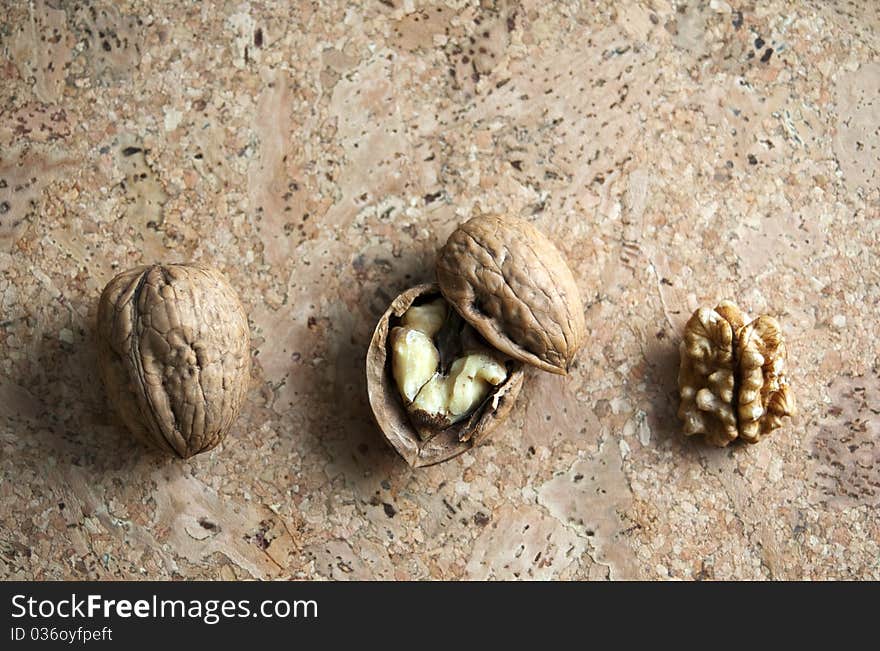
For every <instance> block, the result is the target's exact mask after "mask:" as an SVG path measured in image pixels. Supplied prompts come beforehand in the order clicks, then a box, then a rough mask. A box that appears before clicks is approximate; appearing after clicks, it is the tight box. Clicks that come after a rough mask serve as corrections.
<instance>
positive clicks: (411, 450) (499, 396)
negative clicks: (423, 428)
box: [367, 283, 523, 468]
mask: <svg viewBox="0 0 880 651" xmlns="http://www.w3.org/2000/svg"><path fill="white" fill-rule="evenodd" d="M439 295H440V290H439V288H438V286H437V285H435V284H430V283H429V284H424V285H418V286H416V287H412V288H410V289H408V290H406V291H405V292H403V293H402V294H401V295H400V296H398V297H397V298H395V299H394V301H392V303H391V306H390V307H389V308H388V309H387V310H386V311H385V313H384V314H383V315H382V317H381V318H380V319H379V323H378V325H377V326H376V329H375V331H374V332H373V338H372V340H371V341H370V348H369V350H368V351H367V393H368V395H369V399H370V406H371V407H372V409H373V416H374V417H375V419H376V423H377V424H378V425H379V429H381V430H382V434H383V435H384V436H385V439H386V440H387V441H388V442H389V443H390V444H391V445H392V447H394V449H395V450H397V451H398V452H399V453H400V455H401V456H402V457H403V458H404V459H406V461H407V463H409V465H410V466H412V467H414V468H419V467H422V466H430V465H432V464H435V463H440V462H441V461H446V460H448V459H451V458H453V457H455V456H458V455H459V454H461V453H462V452H466V451H467V450H470V449H471V448H473V447H476V446H477V445H480V444H481V443H483V442H484V441H486V440H487V438H488V437H489V435H490V434H491V433H492V431H493V430H494V429H495V427H496V426H497V425H498V424H499V423H500V422H501V421H502V420H504V418H506V417H507V415H508V414H509V413H510V410H511V409H512V408H513V404H514V402H515V401H516V397H517V395H519V391H520V389H521V388H522V382H523V368H522V364H520V363H519V362H517V361H516V360H510V362H509V363H508V371H509V374H508V377H507V379H506V380H505V381H504V382H503V383H502V384H501V385H499V386H498V387H496V388H495V389H494V390H493V391H492V393H491V394H490V395H489V397H488V398H486V400H485V401H484V402H483V404H482V405H481V406H480V407H478V408H477V409H476V411H474V413H473V414H471V416H470V417H469V418H467V419H465V420H463V421H461V422H460V423H456V424H454V425H452V426H450V427H448V428H446V429H444V430H442V431H440V432H439V433H437V434H436V435H434V436H433V437H432V438H430V439H428V440H424V441H423V440H422V439H421V438H420V437H419V435H418V433H417V431H416V429H415V427H413V424H412V422H411V421H410V417H409V415H408V414H407V411H406V408H405V407H404V405H403V400H402V398H401V396H400V392H399V391H398V389H397V385H396V384H395V381H394V377H393V376H392V374H391V363H390V359H389V358H390V356H389V354H388V333H389V331H390V330H391V328H392V327H393V326H394V324H395V321H396V320H397V319H399V318H400V317H402V316H403V315H404V313H405V312H406V311H407V310H408V309H409V308H410V306H411V305H412V304H413V303H414V302H415V301H416V300H418V299H420V298H424V299H428V298H431V297H435V296H439Z"/></svg>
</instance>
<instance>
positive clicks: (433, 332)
mask: <svg viewBox="0 0 880 651" xmlns="http://www.w3.org/2000/svg"><path fill="white" fill-rule="evenodd" d="M389 342H390V344H391V368H392V373H393V375H394V379H395V381H396V383H397V387H398V390H399V391H400V394H401V397H402V398H403V400H404V402H405V404H406V406H407V411H408V412H409V415H410V419H411V420H412V422H413V425H414V426H415V428H416V431H417V432H418V433H419V436H420V437H421V438H422V439H423V440H424V439H428V438H430V437H431V436H433V435H434V434H435V433H436V432H437V431H438V430H442V429H445V428H447V427H449V426H450V425H453V424H454V423H457V422H459V421H461V420H464V419H465V418H467V417H468V416H470V415H471V413H473V411H474V410H475V409H476V408H477V407H478V406H479V405H480V403H482V402H483V400H485V399H486V397H488V395H489V392H490V391H491V390H492V387H496V386H498V385H499V384H501V383H502V382H504V380H506V379H507V368H506V367H505V365H504V364H505V360H504V358H503V356H502V355H500V354H497V353H493V351H491V350H490V349H489V348H488V347H486V346H485V345H483V344H482V343H481V342H480V341H479V336H478V335H477V334H476V332H474V330H473V328H471V327H470V326H469V325H467V324H466V323H465V322H464V321H463V320H462V318H461V317H460V316H459V315H458V314H457V313H456V312H455V311H454V310H451V309H449V305H448V304H447V303H446V301H445V300H444V299H443V298H436V299H434V300H433V301H431V302H429V303H424V304H422V305H413V306H412V307H410V308H409V309H408V310H407V311H406V312H405V313H404V315H403V317H402V318H401V320H400V325H398V326H395V327H393V328H392V329H391V334H390V336H389Z"/></svg>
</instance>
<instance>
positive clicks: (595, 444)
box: [0, 0, 880, 579]
mask: <svg viewBox="0 0 880 651" xmlns="http://www.w3.org/2000/svg"><path fill="white" fill-rule="evenodd" d="M0 4H2V12H0V578H3V579H62V578H63V579H140V578H143V579H172V578H173V579H190V578H193V579H194V578H204V579H233V578H239V579H251V578H255V579H273V578H294V579H430V578H436V579H441V578H442V579H606V578H611V579H635V578H639V579H666V578H676V579H734V578H741V579H802V578H809V579H826V578H845V579H851V578H859V579H868V578H873V579H880V511H878V506H880V369H878V346H880V343H878V341H880V340H878V338H877V336H876V332H877V321H878V314H880V309H878V303H880V259H878V257H880V256H878V253H880V219H878V217H880V183H878V181H880V173H878V162H880V130H878V124H880V4H878V3H876V2H861V1H855V0H853V1H849V2H847V1H844V0H838V1H833V2H824V1H821V0H814V1H812V2H782V1H779V0H771V1H769V2H755V1H742V2H739V1H737V0H728V1H725V0H711V1H710V2H696V1H695V0H689V1H686V2H685V1H681V2H672V1H670V0H642V1H621V2H610V1H609V2H597V3H593V2H582V3H576V2H546V1H545V0H541V1H538V0H523V1H522V2H513V1H510V2H504V1H501V0H499V1H498V2H493V1H483V2H467V1H465V0H456V1H449V2H446V3H434V2H426V1H423V0H375V1H374V0H363V1H362V2H354V3H348V2H342V1H337V2H334V1H332V0H315V1H314V2H291V3H290V4H289V6H288V5H287V4H286V3H275V2H268V1H266V2H258V1H256V0H251V1H249V2H248V1H240V0H235V1H230V2H176V1H175V2H172V1H171V0H168V1H165V2H144V1H141V0H124V1H122V2H110V1H109V0H104V1H96V2H76V1H72V0H71V1H67V0H31V1H24V0H22V1H15V0H3V1H2V2H0ZM478 212H500V213H507V214H514V215H519V216H521V217H524V218H526V219H528V220H529V221H531V222H532V223H533V224H535V225H536V226H537V227H539V228H540V229H542V230H543V231H544V232H545V233H547V234H548V235H549V236H550V237H551V238H552V239H553V240H555V241H556V242H557V243H558V244H559V247H560V249H561V250H562V251H563V253H564V254H565V256H566V257H567V259H568V260H569V262H570V265H571V267H572V269H573V271H574V273H575V276H576V278H577V281H578V284H579V286H580V289H581V291H582V293H583V296H584V299H585V304H586V320H587V330H588V339H587V343H586V346H585V348H584V350H583V352H582V353H581V355H580V358H579V360H578V363H577V366H576V368H575V369H574V370H573V372H572V373H571V374H570V375H569V376H568V377H556V376H550V375H548V374H545V373H540V372H529V373H528V374H527V378H526V385H525V387H524V390H523V392H522V394H521V397H520V399H519V401H518V402H517V404H516V407H515V408H514V410H513V412H512V415H511V417H510V419H509V420H508V421H507V422H506V425H505V426H503V427H502V428H501V429H500V431H498V433H497V434H496V435H495V437H494V439H493V440H492V441H491V442H490V444H488V445H486V446H484V447H482V448H480V449H478V450H476V451H474V452H471V453H469V454H466V455H464V456H461V457H458V458H456V459H454V460H452V461H450V462H448V463H445V464H442V465H439V466H434V467H431V468H427V469H422V470H417V471H414V470H411V469H409V467H408V466H407V465H406V464H405V463H404V462H403V461H402V460H401V459H400V458H399V457H398V456H397V455H396V454H395V453H394V452H393V451H392V450H391V449H390V448H388V447H387V446H386V445H385V444H384V442H383V440H382V438H381V435H380V433H379V432H378V430H377V429H376V428H375V426H374V425H373V424H372V422H371V415H370V410H369V406H368V404H367V399H366V390H365V377H364V358H365V352H366V346H367V342H368V341H369V338H370V335H371V333H372V329H373V326H374V324H375V322H376V320H377V318H378V316H379V315H380V314H381V313H382V311H384V309H385V308H386V307H387V305H388V303H389V302H390V300H391V299H392V298H393V297H394V296H395V295H396V294H397V293H398V292H400V291H401V290H403V289H405V288H407V287H409V286H412V285H414V284H416V283H418V282H421V281H425V280H430V279H431V277H432V267H433V263H434V259H435V255H436V251H437V249H438V248H439V247H440V246H441V245H442V243H443V242H444V241H445V239H446V237H447V236H448V235H449V233H450V232H451V231H452V230H453V229H454V228H455V227H456V225H457V224H458V223H460V222H461V221H463V220H465V219H466V218H467V217H469V216H470V215H472V214H476V213H478ZM163 260H164V261H181V260H198V261H201V262H205V263H208V264H211V265H213V266H216V267H217V268H219V269H220V270H221V271H223V273H224V274H226V276H227V277H228V278H229V280H230V282H231V283H232V284H233V285H234V286H235V287H236V288H237V290H238V291H239V292H240V295H241V297H242V300H243V303H244V304H245V307H246V309H247V311H248V313H249V319H250V328H251V334H252V340H253V341H252V349H253V350H252V354H253V362H254V364H253V367H254V368H253V371H252V378H251V386H250V391H249V394H248V400H247V403H246V406H245V408H244V410H243V413H242V415H241V417H240V418H239V420H238V421H237V423H236V425H235V427H234V429H233V432H232V434H231V435H230V437H229V438H228V439H227V441H226V442H225V443H224V444H223V445H221V446H220V447H218V448H216V449H215V450H213V451H212V452H210V453H207V454H204V455H202V456H199V457H196V458H194V459H191V460H189V461H186V462H182V461H173V460H168V459H165V458H162V457H161V456H157V455H156V454H154V453H152V452H151V451H150V450H148V449H146V448H143V447H141V446H140V445H139V444H137V443H134V442H132V441H131V440H130V437H129V436H128V435H127V434H126V432H125V431H124V430H123V429H122V428H121V426H120V424H119V421H118V420H117V419H116V417H115V416H114V414H113V413H112V412H110V411H109V410H108V408H107V405H106V398H105V395H104V392H103V389H102V387H101V386H100V382H99V381H98V380H97V374H96V369H95V361H96V354H95V345H94V330H95V326H94V319H95V314H96V308H97V300H98V296H99V294H100V291H101V289H102V288H103V287H104V285H105V284H106V283H107V282H108V281H109V280H110V279H111V278H112V277H113V276H114V275H115V274H116V273H118V272H120V271H122V270H123V269H126V268H128V267H131V266H134V265H137V264H142V263H148V262H155V261H163ZM722 298H732V299H735V300H737V301H738V302H739V303H740V304H741V305H742V306H743V307H744V308H745V309H746V311H748V312H749V313H750V314H752V315H756V314H760V313H766V314H770V315H772V316H775V317H777V318H778V319H779V320H780V321H781V323H782V325H783V327H784V329H785V332H786V333H787V336H788V342H789V350H790V379H791V382H792V384H793V387H794V389H795V392H796V394H797V399H798V405H799V409H800V413H799V415H798V416H797V417H796V418H795V419H794V420H793V421H792V422H791V423H790V424H788V425H787V426H786V427H784V428H782V429H780V430H777V431H776V432H775V433H774V434H773V435H772V436H771V437H770V438H769V439H768V440H766V441H763V442H762V443H760V444H758V445H756V446H735V447H731V448H727V449H714V448H710V447H707V446H706V445H703V444H702V443H701V441H700V440H686V439H685V438H684V437H683V436H682V435H681V433H680V427H679V423H678V421H677V419H676V416H675V412H676V409H677V402H678V401H677V392H676V375H677V368H678V352H677V349H678V342H679V340H680V332H681V328H682V326H683V325H684V322H685V320H686V319H687V317H688V316H689V314H690V313H691V312H692V311H693V310H694V309H695V308H697V307H699V306H712V305H714V304H715V303H716V301H718V300H720V299H722Z"/></svg>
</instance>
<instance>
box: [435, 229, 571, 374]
mask: <svg viewBox="0 0 880 651" xmlns="http://www.w3.org/2000/svg"><path fill="white" fill-rule="evenodd" d="M437 282H438V283H439V284H440V289H441V291H442V292H443V295H444V296H445V297H446V300H447V301H449V303H450V304H451V305H452V306H453V307H454V308H455V309H456V310H457V311H458V313H459V314H461V316H462V317H463V318H464V319H465V321H467V322H468V323H470V324H471V325H472V326H473V327H474V328H475V329H476V330H477V331H478V332H479V333H480V334H481V335H482V336H483V337H484V338H485V339H486V341H488V342H489V344H490V345H492V346H493V347H494V348H497V349H498V350H500V351H501V352H503V353H505V354H506V355H509V356H510V357H513V358H514V359H518V360H520V361H521V362H525V363H526V364H530V365H532V366H537V367H538V368H540V369H542V370H544V371H549V372H551V373H558V374H560V375H562V374H565V373H567V372H568V369H569V368H570V366H571V364H572V362H573V360H574V358H575V355H576V354H577V352H578V350H579V349H580V347H581V345H582V344H583V342H584V338H585V334H586V325H585V323H584V307H583V303H582V302H581V296H580V292H579V291H578V288H577V284H576V283H575V280H574V276H573V275H572V273H571V269H569V267H568V265H567V264H566V262H565V259H564V258H563V257H562V254H561V253H560V252H559V250H558V249H557V248H556V247H555V246H554V245H553V243H552V242H551V241H550V240H549V239H547V237H545V236H544V235H543V234H542V233H541V232H540V231H539V230H538V229H536V228H535V227H534V226H532V225H531V224H529V223H528V222H525V221H523V220H521V219H518V218H515V217H499V216H496V215H480V216H478V217H474V218H472V219H470V220H469V221H467V222H465V223H464V224H462V225H461V226H459V227H458V228H457V229H456V230H455V231H454V232H453V233H452V235H450V236H449V239H448V240H447V242H446V245H445V246H444V247H443V249H442V250H441V251H440V256H439V259H438V261H437Z"/></svg>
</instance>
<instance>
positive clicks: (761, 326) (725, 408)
mask: <svg viewBox="0 0 880 651" xmlns="http://www.w3.org/2000/svg"><path fill="white" fill-rule="evenodd" d="M679 350H680V353H681V367H680V370H679V375H678V386H679V393H680V397H681V404H680V406H679V409H678V416H679V418H681V419H682V420H683V421H684V433H685V434H686V435H688V436H692V435H694V434H703V435H704V436H705V438H706V440H707V441H708V442H710V443H712V444H713V445H717V446H725V445H727V444H728V443H730V442H731V441H734V440H737V439H742V440H744V441H746V442H748V443H757V442H758V441H760V440H761V438H762V437H764V436H766V435H767V434H769V433H770V432H771V431H773V430H774V429H776V428H778V427H780V426H781V425H782V421H783V418H785V417H786V416H793V415H794V413H795V402H794V395H793V393H792V392H791V389H790V388H789V385H788V380H787V378H786V376H785V360H786V348H785V342H784V339H783V337H782V329H781V327H780V325H779V322H778V321H776V319H774V318H772V317H769V316H759V317H758V318H757V319H755V320H751V319H749V317H748V316H746V315H745V314H744V313H743V312H742V310H740V309H739V307H738V306H737V305H736V304H735V303H733V302H731V301H722V302H721V303H719V305H718V306H717V307H716V308H715V309H714V310H710V309H707V308H700V309H698V310H697V311H696V312H694V314H693V316H691V318H690V319H689V320H688V322H687V325H685V329H684V337H683V339H682V342H681V346H680V348H679Z"/></svg>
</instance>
